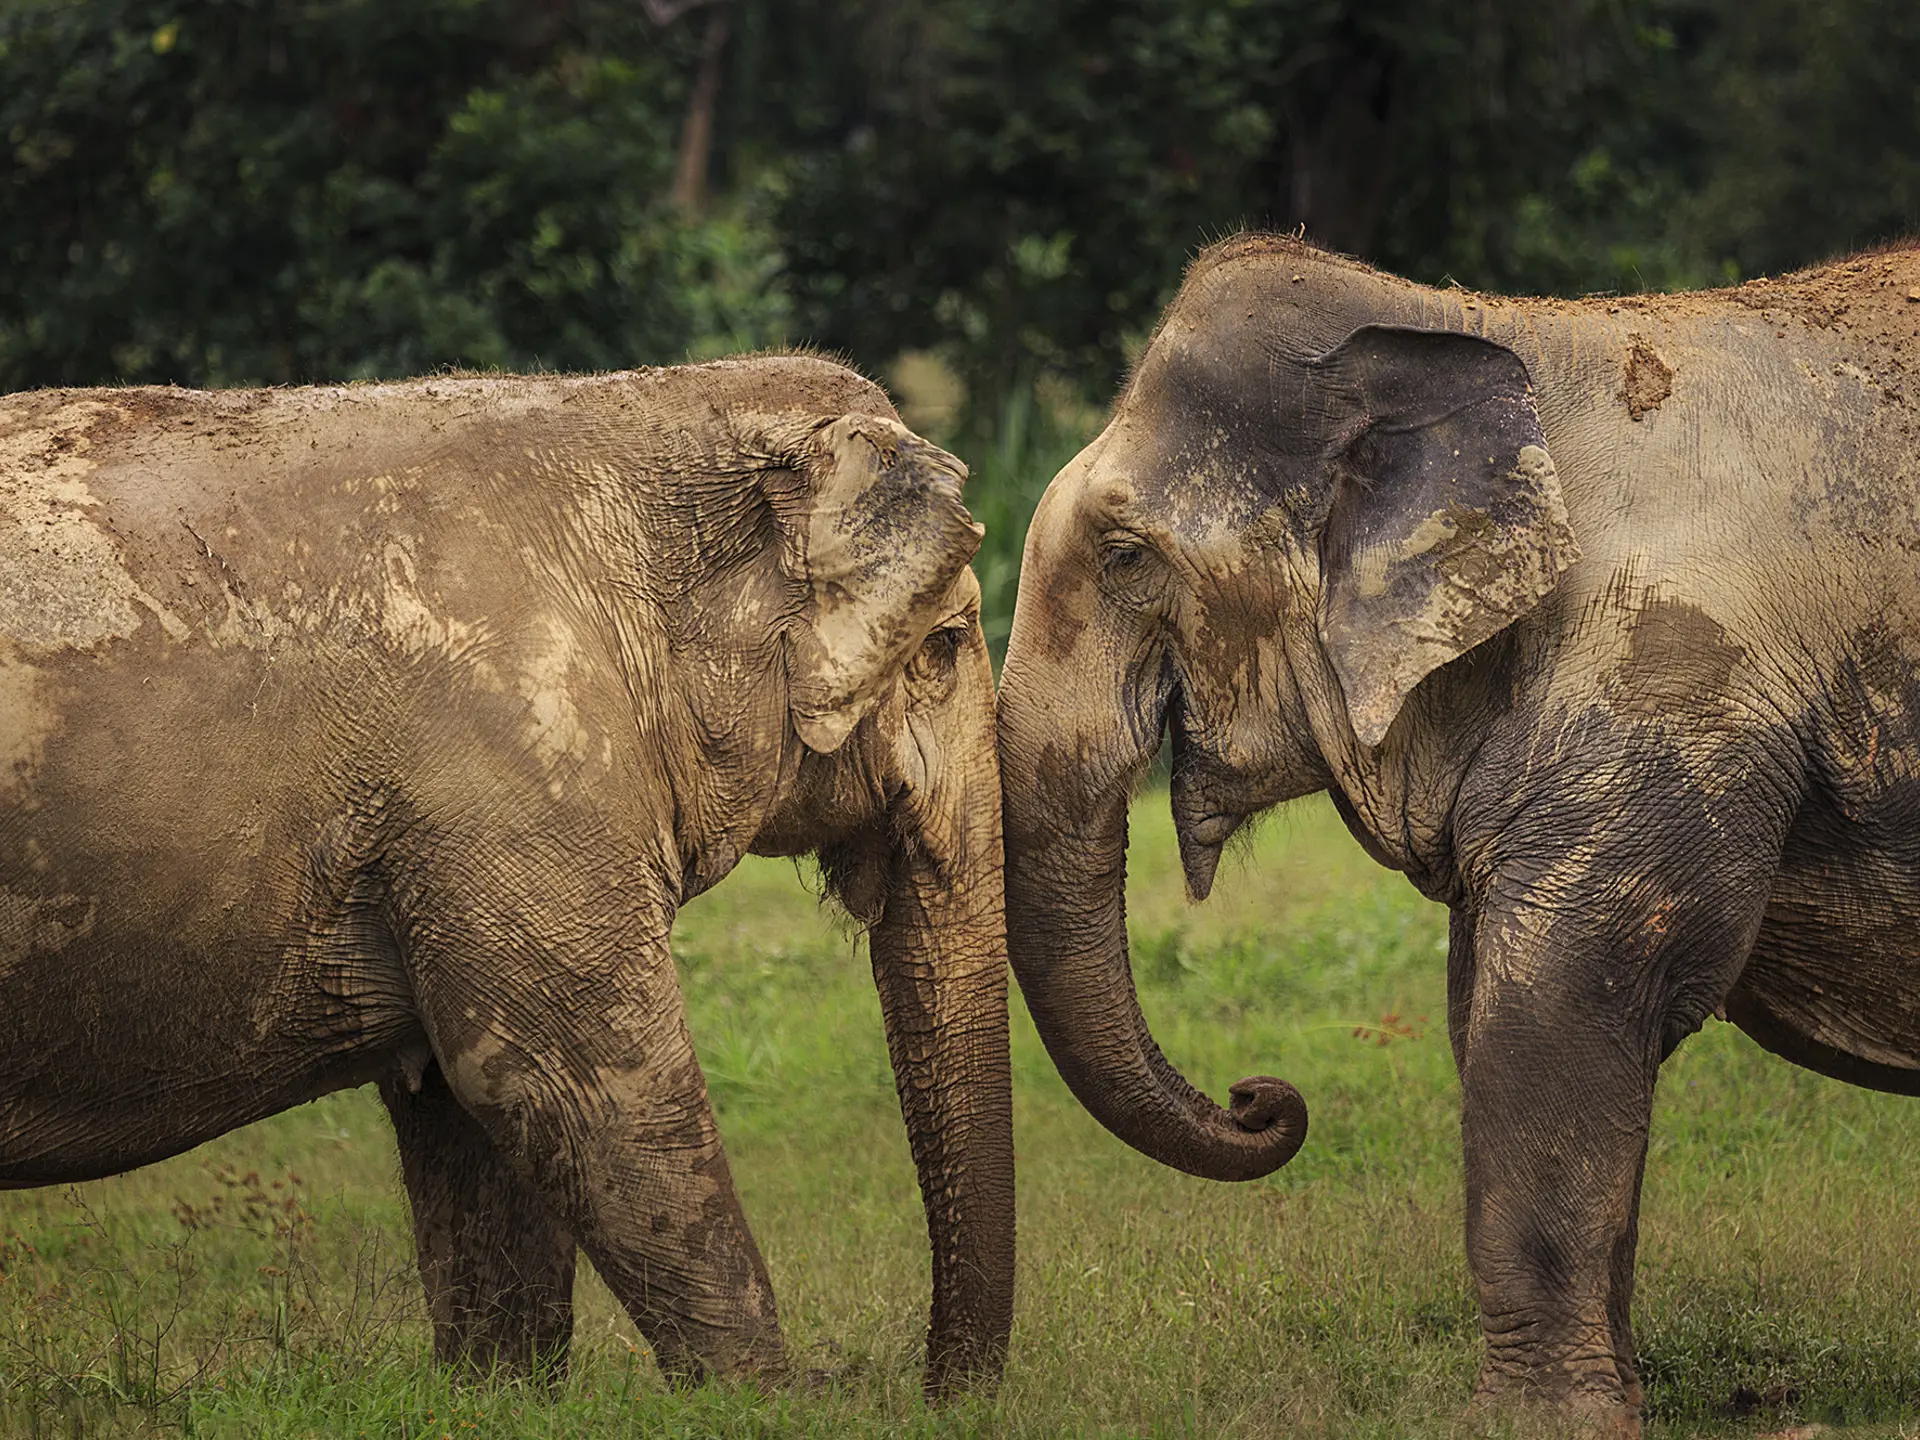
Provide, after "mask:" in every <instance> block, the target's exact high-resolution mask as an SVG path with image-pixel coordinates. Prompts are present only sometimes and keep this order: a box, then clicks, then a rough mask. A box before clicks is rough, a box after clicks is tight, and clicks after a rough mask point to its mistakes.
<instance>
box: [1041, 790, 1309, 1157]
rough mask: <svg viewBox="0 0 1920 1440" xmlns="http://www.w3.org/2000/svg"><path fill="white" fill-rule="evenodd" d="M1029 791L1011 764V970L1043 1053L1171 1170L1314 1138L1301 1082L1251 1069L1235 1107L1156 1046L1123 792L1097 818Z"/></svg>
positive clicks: (1125, 1134)
mask: <svg viewBox="0 0 1920 1440" xmlns="http://www.w3.org/2000/svg"><path fill="white" fill-rule="evenodd" d="M1033 794H1034V787H1032V786H1030V785H1029V786H1022V785H1020V784H1019V783H1018V781H1017V780H1016V778H1015V776H1014V772H1013V770H1012V769H1011V768H1010V769H1009V770H1008V780H1007V787H1006V820H1007V835H1008V845H1007V854H1008V866H1007V936H1008V955H1009V958H1010V959H1011V960H1012V962H1013V971H1014V974H1015V976H1017V977H1018V979H1019V981H1020V990H1021V993H1022V994H1023V995H1025V996H1026V1000H1027V1008H1028V1010H1029V1011H1031V1013H1032V1015H1033V1022H1034V1025H1035V1026H1036V1027H1037V1028H1038V1029H1039V1031H1040V1038H1041V1039H1042V1040H1043V1041H1045V1042H1046V1046H1047V1053H1048V1054H1049V1055H1051V1056H1052V1057H1053V1063H1054V1065H1055V1066H1056V1067H1057V1068H1058V1069H1059V1071H1060V1074H1061V1076H1062V1078H1064V1079H1065V1080H1066V1082H1067V1085H1068V1087H1069V1088H1070V1089H1071V1090H1072V1091H1073V1093H1074V1095H1075V1096H1076V1097H1077V1098H1078V1099H1079V1101H1080V1103H1081V1104H1082V1105H1084V1106H1086V1107H1087V1109H1088V1110H1089V1111H1091V1112H1092V1113H1093V1116H1094V1118H1095V1119H1097V1120H1098V1121H1099V1122H1100V1123H1101V1124H1102V1125H1104V1126H1106V1127H1107V1129H1109V1130H1111V1131H1112V1132H1113V1133H1114V1134H1115V1135H1117V1136H1119V1137H1120V1138H1121V1139H1122V1140H1124V1141H1126V1142H1127V1143H1128V1144H1129V1145H1131V1146H1133V1147H1134V1148H1135V1149H1136V1150H1139V1151H1141V1152H1142V1153H1143V1154H1146V1155H1149V1156H1151V1157H1153V1158H1154V1159H1155V1160H1158V1161H1160V1162H1161V1163H1162V1164H1163V1165H1171V1166H1173V1167H1174V1168H1175V1169H1177V1170H1184V1171H1186V1172H1187V1173H1188V1174H1190V1175H1198V1176H1201V1177H1202V1178H1204V1179H1209V1180H1254V1179H1258V1178H1259V1177H1260V1176H1262V1175H1266V1174H1269V1173H1271V1172H1272V1171H1275V1170H1278V1169H1279V1168H1280V1167H1281V1166H1282V1165H1284V1164H1286V1163H1287V1162H1288V1161H1289V1160H1291V1159H1292V1158H1293V1157H1294V1154H1295V1152H1297V1151H1298V1150H1299V1149H1300V1146H1301V1144H1302V1142H1304V1141H1305V1140H1306V1138H1307V1107H1306V1102H1305V1101H1303V1100H1302V1099H1301V1098H1300V1094H1299V1092H1298V1091H1296V1090H1295V1089H1294V1088H1293V1086H1291V1085H1289V1084H1287V1083H1286V1082H1285V1081H1284V1080H1276V1079H1274V1078H1273V1077H1272V1076H1268V1075H1260V1076H1253V1077H1250V1078H1248V1079H1245V1080H1242V1081H1240V1082H1239V1083H1238V1084H1236V1085H1234V1086H1233V1087H1232V1090H1231V1092H1230V1093H1231V1095H1232V1101H1233V1105H1232V1109H1231V1111H1228V1110H1223V1109H1222V1108H1221V1107H1220V1106H1218V1105H1216V1104H1215V1103H1214V1102H1213V1101H1212V1100H1210V1099H1208V1098H1207V1097H1206V1096H1205V1095H1203V1094H1201V1093H1200V1092H1199V1091H1198V1090H1197V1089H1195V1088H1194V1087H1193V1086H1192V1085H1191V1084H1189V1083H1188V1082H1187V1080H1186V1078H1185V1077H1184V1076H1183V1075H1181V1074H1180V1072H1179V1071H1178V1070H1176V1069H1174V1067H1173V1066H1172V1065H1171V1064H1170V1063H1169V1062H1168V1061H1167V1058H1166V1056H1164V1055H1162V1054H1161V1053H1160V1047H1159V1046H1158V1045H1157V1044H1156V1043H1155V1042H1154V1039H1153V1035H1152V1033H1151V1031H1149V1030H1148V1028H1147V1021H1146V1017H1145V1016H1144V1015H1142V1014H1141V1012H1140V1001H1139V997H1138V995H1137V994H1136V993H1135V991H1134V984H1133V968H1132V965H1131V963H1130V961H1129V957H1128V953H1127V920H1126V879H1127V798H1128V797H1127V791H1126V789H1125V788H1124V787H1122V788H1121V789H1120V790H1119V791H1118V792H1117V793H1116V794H1115V795H1113V796H1112V797H1110V798H1109V799H1108V800H1107V801H1106V802H1105V804H1104V805H1103V807H1102V810H1101V812H1100V814H1099V817H1098V819H1097V821H1096V823H1095V824H1093V825H1092V826H1090V827H1087V828H1085V829H1081V830H1071V831H1070V830H1064V829H1062V828H1061V827H1060V826H1059V823H1058V819H1057V817H1049V816H1046V815H1039V816H1035V815H1033V814H1032V813H1031V812H1032V811H1033V810H1034V808H1035V801H1034V800H1033V798H1032V796H1033Z"/></svg>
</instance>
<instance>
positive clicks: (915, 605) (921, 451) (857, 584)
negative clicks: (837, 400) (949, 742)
mask: <svg viewBox="0 0 1920 1440" xmlns="http://www.w3.org/2000/svg"><path fill="white" fill-rule="evenodd" d="M783 459H784V460H785V461H786V463H787V464H788V465H789V466H790V467H791V469H792V471H793V472H795V473H797V474H798V475H799V476H800V477H801V479H802V480H803V482H804V486H803V490H804V493H803V494H802V495H800V496H798V497H796V498H797V500H798V504H797V506H776V511H777V513H779V514H780V520H781V561H782V568H783V569H784V570H785V571H786V572H787V573H788V574H789V575H790V576H792V577H794V578H797V579H799V580H801V581H802V582H803V584H804V586H805V591H806V603H805V610H804V613H803V615H802V617H801V619H800V620H799V622H798V624H797V625H796V626H795V627H794V629H793V630H792V631H791V632H790V637H789V639H790V643H789V646H788V651H787V678H788V683H789V685H790V687H791V688H790V701H789V703H790V706H791V709H792V714H793V724H794V729H795V730H796V731H797V732H798V733H799V736H800V738H801V740H803V741H804V742H805V743H806V744H807V746H808V747H809V748H810V749H813V750H816V751H818V752H820V753H821V754H831V753H832V752H833V751H835V750H837V749H839V748H840V746H841V744H842V743H843V742H844V741H845V740H846V738H847V736H848V735H849V734H850V733H851V732H852V730H853V728H854V726H856V725H858V724H859V723H860V721H861V719H862V718H864V717H865V715H866V714H867V712H868V711H869V710H871V709H872V708H873V706H874V705H875V704H876V703H877V702H878V701H879V700H880V698H881V697H882V696H883V695H884V694H885V693H886V690H887V687H888V685H889V684H890V682H891V681H892V679H893V677H894V676H895V675H897V674H899V673H900V671H901V670H902V669H903V668H904V667H905V665H906V663H907V661H908V659H909V658H910V657H911V656H912V654H913V652H914V651H915V650H916V649H917V648H918V647H919V645H920V643H921V642H922V641H923V640H925V638H926V635H927V632H928V631H929V630H930V629H932V628H933V626H934V624H935V623H936V622H938V620H939V619H940V614H939V607H940V606H941V604H942V602H943V601H944V600H945V598H946V594H947V590H948V588H949V587H950V586H951V585H952V583H953V580H954V577H955V576H956V575H958V574H959V573H960V571H961V570H962V569H964V568H965V566H966V564H967V562H968V561H969V560H971V559H972V558H973V554H974V551H976V550H977V549H979V547H980V537H981V536H982V535H983V534H984V533H985V531H984V530H983V529H982V528H981V527H980V526H979V525H976V524H975V523H974V521H973V517H972V516H971V515H969V514H968V513H967V509H966V506H964V505H962V504H961V503H960V486H961V483H962V482H963V481H964V480H965V479H966V475H967V469H966V466H964V465H962V464H961V463H960V462H959V461H958V460H956V459H955V458H954V457H953V456H951V455H949V454H947V452H946V451H944V450H941V449H939V448H938V447H937V446H933V445H929V444H928V443H927V442H926V441H924V440H922V439H921V438H920V437H919V436H917V435H915V434H914V433H913V432H912V431H911V430H909V429H907V428H906V427H905V426H904V425H902V424H900V422H899V421H897V420H893V419H890V418H888V417H885V416H879V415H866V414H852V415H843V416H841V417H840V418H839V419H837V420H834V421H833V422H831V423H830V424H827V425H824V426H820V427H818V428H816V429H813V430H812V431H811V433H810V434H808V435H806V436H805V437H804V438H798V439H797V440H796V442H795V444H794V446H793V448H792V450H791V451H790V452H789V454H788V455H786V456H784V457H783Z"/></svg>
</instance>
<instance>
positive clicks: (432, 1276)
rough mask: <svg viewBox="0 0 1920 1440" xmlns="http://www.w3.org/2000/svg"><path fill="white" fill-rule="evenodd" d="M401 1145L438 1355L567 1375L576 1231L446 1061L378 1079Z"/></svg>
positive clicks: (463, 1364) (487, 1368) (484, 1366)
mask: <svg viewBox="0 0 1920 1440" xmlns="http://www.w3.org/2000/svg"><path fill="white" fill-rule="evenodd" d="M380 1098H381V1099H382V1100H383V1101H385V1102H386V1107H387V1113H388V1115H390V1116H391V1117H392V1118H393V1131H394V1135H395V1138H396V1139H397V1140H398V1141H399V1145H400V1173H401V1175H402V1176H403V1177H404V1179H405V1181H406V1186H407V1201H408V1204H409V1205H410V1206H411V1208H412V1210H413V1233H414V1240H415V1243H416V1245H417V1247H418V1250H419V1255H420V1280H421V1284H422V1285H423V1286H424V1288H425V1289H426V1292H427V1313H428V1314H429V1315H431V1316H432V1317H433V1353H434V1358H435V1359H437V1360H438V1361H439V1362H440V1363H441V1364H443V1365H452V1366H455V1367H457V1368H459V1369H462V1370H465V1371H467V1372H470V1373H473V1374H476V1375H480V1376H485V1375H488V1374H491V1373H494V1372H496V1371H504V1372H525V1373H533V1374H539V1375H543V1376H546V1377H548V1378H551V1379H555V1380H557V1379H560V1378H562V1377H563V1376H564V1375H565V1373H566V1365H567V1346H568V1343H569V1341H570V1340H571V1339H572V1336H573V1266H574V1253H575V1252H574V1244H573V1235H572V1233H571V1232H570V1231H569V1230H568V1229H567V1227H566V1226H565V1225H564V1224H563V1223H562V1222H561V1220H560V1217H559V1216H558V1215H557V1214H556V1213H555V1212H554V1210H553V1207H552V1206H551V1205H549V1204H548V1203H547V1200H546V1198H545V1197H544V1196H542V1195H541V1194H540V1192H539V1191H538V1190H537V1189H536V1188H535V1187H534V1186H533V1184H532V1183H531V1182H530V1181H528V1180H527V1179H526V1177H525V1176H523V1175H521V1174H519V1173H518V1172H517V1171H515V1169H514V1168H513V1167H512V1166H511V1165H509V1164H508V1163H507V1162H506V1160H505V1158H504V1157H503V1156H502V1155H501V1154H500V1152H499V1151H498V1150H496V1149H495V1148H494V1146H493V1143H492V1142H491V1141H490V1140H488V1138H487V1136H486V1134H485V1132H484V1131H483V1130H482V1129H481V1128H480V1126H479V1124H478V1123H477V1122H476V1121H475V1120H474V1119H473V1117H472V1116H470V1115H468V1114H467V1112H466V1111H465V1110H463V1109H461V1108H460V1105H459V1102H458V1101H456V1100H455V1099H454V1097H453V1092H452V1091H451V1090H450V1089H448V1088H447V1082H446V1078H445V1077H444V1076H443V1075H442V1074H441V1073H440V1067H439V1066H438V1065H429V1066H428V1067H427V1069H426V1071H425V1073H424V1074H422V1075H421V1076H420V1083H419V1088H418V1090H414V1089H410V1088H409V1087H408V1085H407V1084H406V1083H405V1082H404V1081H403V1080H402V1079H400V1078H399V1077H398V1076H395V1077H391V1078H389V1079H385V1080H383V1081H382V1082H381V1084H380Z"/></svg>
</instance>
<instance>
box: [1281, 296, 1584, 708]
mask: <svg viewBox="0 0 1920 1440" xmlns="http://www.w3.org/2000/svg"><path fill="white" fill-rule="evenodd" d="M1312 366H1313V369H1314V370H1315V371H1316V372H1318V374H1319V375H1320V376H1321V378H1322V379H1323V381H1324V382H1325V384H1326V387H1327V388H1326V390H1325V392H1324V393H1323V400H1324V403H1325V404H1326V405H1327V406H1328V408H1329V410H1330V411H1331V412H1332V413H1331V419H1332V421H1333V424H1334V432H1333V433H1334V434H1335V435H1336V436H1337V439H1336V440H1335V441H1334V442H1333V445H1332V447H1331V448H1330V450H1329V452H1328V454H1327V455H1326V456H1325V461H1326V465H1327V470H1328V473H1329V475H1330V478H1331V481H1332V484H1331V487H1330V498H1329V508H1328V512H1327V519H1326V523H1325V526H1324V528H1323V529H1322V530H1321V535H1320V561H1321V573H1322V574H1323V575H1324V577H1325V599H1324V609H1323V610H1322V613H1321V617H1320V637H1321V640H1322V642H1323V643H1324V644H1325V646H1326V648H1327V654H1328V656H1329V658H1330V659H1331V660H1332V662H1333V668H1334V672H1335V673H1336V674H1337V675H1338V676H1339V678H1340V687H1341V690H1342V691H1343V692H1344V694H1345V696H1346V702H1347V713H1348V716H1349V717H1350V718H1351V719H1352V721H1353V728H1354V733H1355V734H1356V735H1357V736H1358V737H1359V739H1360V741H1361V743H1362V744H1364V745H1368V746H1372V745H1377V744H1379V743H1380V741H1381V740H1382V739H1383V738H1384V737H1385V736H1386V733H1387V730H1388V727H1390V726H1391V725H1392V724H1393V720H1394V717H1395V716H1396V715H1398V714H1399V713H1400V707H1401V706H1402V705H1403V704H1404V703H1405V701H1406V698H1407V696H1408V695H1409V694H1410V693H1411V692H1412V690H1413V687H1414V686H1416V685H1418V684H1419V683H1420V681H1421V680H1422V679H1424V678H1425V677H1426V676H1427V675H1429V674H1430V673H1432V672H1433V671H1434V670H1437V669H1438V668H1439V667H1440V666H1442V665H1445V664H1446V663H1447V662H1448V661H1450V660H1454V659H1457V658H1458V657H1459V656H1461V655H1463V654H1465V653H1466V652H1467V651H1468V650H1471V649H1472V648H1473V647H1474V646H1476V645H1478V644H1480V643H1481V642H1482V641H1483V640H1486V639H1489V638H1490V637H1492V636H1493V635H1495V634H1497V633H1499V632H1500V631H1501V630H1503V629H1505V628H1506V627H1507V626H1508V625H1511V624H1512V623H1513V622H1514V621H1515V620H1517V619H1519V618H1520V617H1521V616H1522V615H1524V614H1526V613H1527V612H1528V611H1529V610H1531V609H1533V607H1534V606H1535V605H1537V604H1539V603H1540V601H1541V599H1542V598H1543V597H1544V596H1546V594H1547V593H1548V592H1549V591H1551V590H1552V589H1553V587H1554V585H1555V584H1556V583H1557V582H1558V580H1559V577H1560V573H1561V572H1562V571H1563V570H1565V569H1566V568H1567V567H1568V566H1569V565H1571V564H1573V562H1574V561H1575V560H1577V559H1578V558H1579V554H1580V552H1579V547H1578V546H1577V545H1576V544H1575V542H1574V537H1573V528H1572V526H1571V525H1569V524H1568V521H1567V507H1566V503H1565V501H1564V500H1563V499H1562V497H1561V493H1560V480H1559V476H1558V475H1557V474H1556V473H1555V471H1554V467H1553V460H1552V457H1551V456H1549V455H1548V453H1547V442H1546V436H1545V435H1544V434H1543V433H1542V431H1541V429H1540V418H1539V416H1538V414H1536V413H1535V410H1534V405H1533V388H1532V386H1531V384H1530V383H1529V381H1528V378H1527V368H1526V366H1525V365H1524V364H1522V363H1521V360H1520V357H1519V356H1517V355H1515V354H1514V353H1513V352H1512V351H1511V350H1509V349H1507V348H1506V347H1505V346H1504V345H1497V344H1495V343H1493V342H1492V341H1489V340H1482V339H1480V338H1479V337H1478V336H1474V335H1462V334H1458V333H1455V332H1453V331H1445V330H1418V329H1411V328H1405V327H1400V326H1389V325H1364V326H1362V327H1360V328H1359V329H1357V330H1355V331H1354V332H1353V333H1352V334H1351V335H1349V336H1348V337H1347V338H1346V339H1345V340H1344V341H1342V342H1341V343H1340V344H1339V345H1338V346H1337V347H1335V348H1334V349H1333V350H1330V351H1328V352H1327V353H1326V354H1325V355H1322V356H1320V357H1318V358H1317V359H1315V360H1314V361H1313V362H1312Z"/></svg>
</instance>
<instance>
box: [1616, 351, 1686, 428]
mask: <svg viewBox="0 0 1920 1440" xmlns="http://www.w3.org/2000/svg"><path fill="white" fill-rule="evenodd" d="M1671 394H1673V367H1672V366H1671V365H1669V364H1667V362H1666V361H1665V360H1663V359H1662V358H1661V357H1660V352H1659V351H1657V350H1655V349H1654V348H1653V346H1651V345H1649V344H1648V343H1647V342H1646V340H1645V339H1644V338H1643V337H1641V336H1638V335H1636V336H1634V337H1633V343H1632V344H1631V345H1630V346H1629V347H1628V349H1627V368H1626V373H1625V375H1624V376H1623V377H1622V379H1621V384H1620V398H1621V399H1622V400H1624V401H1626V402H1627V414H1629V415H1631V416H1632V417H1633V418H1634V419H1635V420H1643V419H1645V418H1646V416H1647V414H1648V412H1650V411H1653V410H1658V409H1659V408H1660V405H1661V402H1662V401H1664V400H1665V399H1666V398H1667V397H1668V396H1669V395H1671Z"/></svg>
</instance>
